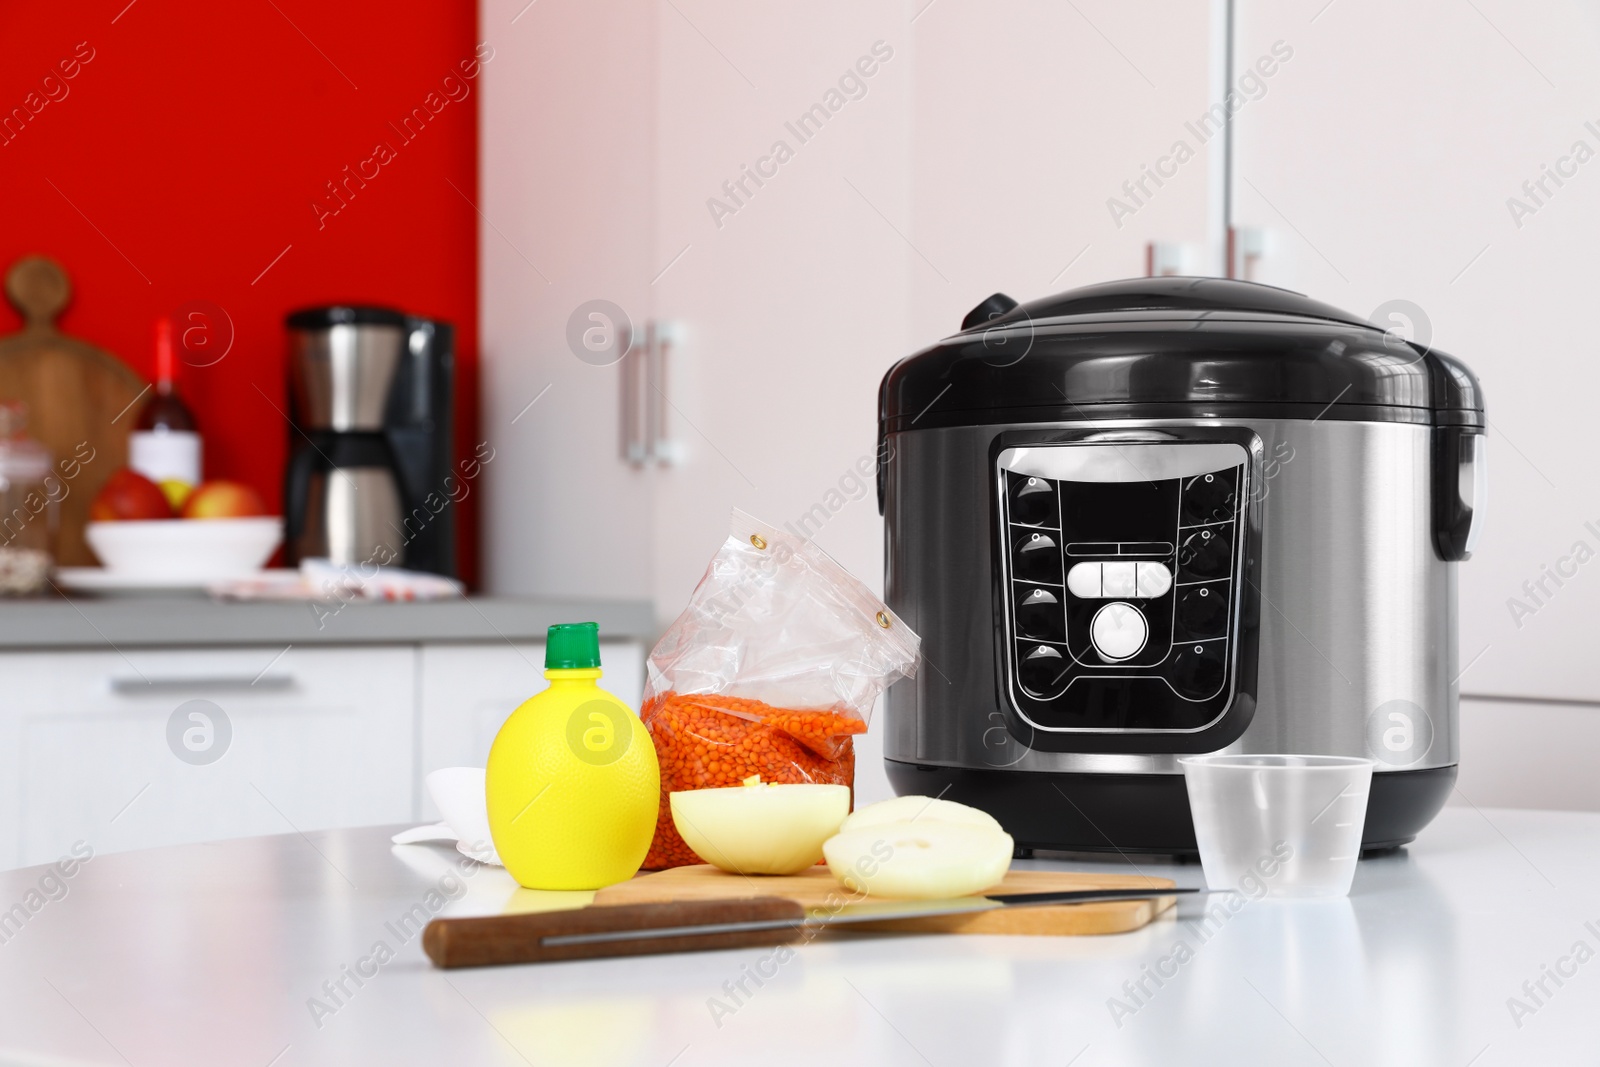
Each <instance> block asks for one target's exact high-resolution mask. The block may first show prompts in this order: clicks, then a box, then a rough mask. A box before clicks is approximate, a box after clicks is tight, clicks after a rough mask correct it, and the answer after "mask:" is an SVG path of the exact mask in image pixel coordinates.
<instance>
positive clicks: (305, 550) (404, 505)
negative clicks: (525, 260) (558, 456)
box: [284, 306, 456, 576]
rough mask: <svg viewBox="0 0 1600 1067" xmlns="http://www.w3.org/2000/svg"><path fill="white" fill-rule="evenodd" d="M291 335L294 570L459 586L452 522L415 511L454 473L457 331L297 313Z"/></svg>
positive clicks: (385, 319) (368, 314)
mask: <svg viewBox="0 0 1600 1067" xmlns="http://www.w3.org/2000/svg"><path fill="white" fill-rule="evenodd" d="M287 325H288V328H289V355H290V360H289V366H290V376H289V377H290V395H291V403H292V407H293V415H292V418H293V422H294V427H293V430H292V431H291V440H290V450H291V455H290V459H289V466H288V470H287V472H286V476H285V479H284V516H285V519H286V521H287V529H286V531H285V537H286V543H287V551H288V555H289V557H290V559H291V560H300V559H307V558H313V557H322V558H326V559H328V560H331V561H332V562H334V563H336V564H344V565H349V566H363V565H365V566H374V565H376V566H388V565H393V566H405V567H410V568H413V569H417V570H428V571H433V572H435V573H439V574H446V575H451V576H453V575H454V573H455V569H456V568H455V559H454V555H455V536H454V531H455V516H454V515H453V514H452V513H451V511H450V509H448V508H447V509H444V511H443V513H436V511H437V509H427V508H421V509H420V510H419V506H420V501H421V500H422V499H423V498H424V497H426V495H427V494H428V491H429V490H428V487H429V486H430V485H433V484H436V483H439V482H440V481H441V480H442V479H443V478H444V477H445V476H447V475H448V474H449V472H450V463H451V456H450V428H451V420H450V416H449V413H450V406H451V393H452V388H451V379H452V377H453V367H452V363H453V358H452V357H453V352H452V344H451V342H452V339H453V331H452V329H451V327H450V326H449V325H448V324H445V323H440V322H433V321H430V320H427V319H420V318H416V317H414V316H408V315H404V314H402V313H400V312H398V311H393V310H390V309H388V308H376V307H348V306H341V307H324V308H311V309H308V310H305V311H297V312H295V313H293V314H291V315H290V316H289V317H288V319H287Z"/></svg>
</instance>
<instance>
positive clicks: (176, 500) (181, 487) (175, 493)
mask: <svg viewBox="0 0 1600 1067" xmlns="http://www.w3.org/2000/svg"><path fill="white" fill-rule="evenodd" d="M156 484H157V485H159V486H160V487H161V491H162V492H163V493H165V494H166V495H167V503H169V504H171V505H172V510H173V511H175V512H181V511H182V510H183V505H184V502H185V501H186V500H188V499H189V494H190V493H192V492H194V486H192V485H190V484H189V483H188V482H186V481H184V480H183V479H181V478H163V479H161V481H159V482H157V483H156Z"/></svg>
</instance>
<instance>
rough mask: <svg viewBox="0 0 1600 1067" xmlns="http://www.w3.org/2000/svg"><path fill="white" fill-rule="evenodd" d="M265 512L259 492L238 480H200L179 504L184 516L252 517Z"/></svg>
mask: <svg viewBox="0 0 1600 1067" xmlns="http://www.w3.org/2000/svg"><path fill="white" fill-rule="evenodd" d="M266 513H267V505H266V504H265V503H263V502H262V500H261V494H260V493H257V492H256V491H255V490H254V489H252V488H250V487H249V486H248V485H245V484H244V483H242V482H228V481H223V480H221V479H217V480H215V481H209V482H201V483H200V484H199V486H197V487H196V488H195V491H194V492H192V493H190V494H189V499H188V500H187V501H185V502H184V505H183V517H184V518H186V519H253V518H256V517H257V516H260V515H265V514H266Z"/></svg>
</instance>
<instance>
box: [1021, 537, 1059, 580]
mask: <svg viewBox="0 0 1600 1067" xmlns="http://www.w3.org/2000/svg"><path fill="white" fill-rule="evenodd" d="M1015 548H1016V552H1015V554H1014V555H1013V556H1012V558H1013V559H1014V560H1015V561H1016V570H1017V577H1018V578H1021V579H1023V580H1025V581H1029V582H1045V583H1047V584H1049V585H1060V584H1061V549H1059V548H1057V547H1056V539H1055V538H1053V537H1051V536H1050V535H1049V534H1044V533H1030V534H1024V535H1023V536H1021V537H1019V538H1017V541H1016V544H1015Z"/></svg>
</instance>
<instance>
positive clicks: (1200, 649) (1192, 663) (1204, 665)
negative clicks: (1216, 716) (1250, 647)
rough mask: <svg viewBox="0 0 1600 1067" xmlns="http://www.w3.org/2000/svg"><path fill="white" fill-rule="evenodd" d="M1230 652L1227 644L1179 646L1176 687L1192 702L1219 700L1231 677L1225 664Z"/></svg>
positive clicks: (1174, 674)
mask: <svg viewBox="0 0 1600 1067" xmlns="http://www.w3.org/2000/svg"><path fill="white" fill-rule="evenodd" d="M1227 651H1228V642H1226V641H1207V642H1206V643H1204V644H1194V645H1179V646H1178V650H1177V654H1176V655H1174V656H1173V657H1172V668H1171V670H1172V673H1171V675H1170V678H1171V680H1172V687H1173V688H1174V689H1176V690H1177V691H1178V692H1179V693H1180V694H1182V695H1183V696H1186V697H1189V698H1190V699H1191V700H1204V699H1205V698H1206V697H1211V696H1216V695H1217V692H1218V691H1219V690H1220V689H1221V688H1222V683H1223V681H1224V680H1225V679H1226V677H1227V673H1228V671H1227V664H1226V663H1225V662H1224V660H1223V656H1224V655H1225V654H1226V653H1227Z"/></svg>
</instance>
